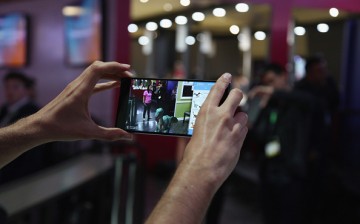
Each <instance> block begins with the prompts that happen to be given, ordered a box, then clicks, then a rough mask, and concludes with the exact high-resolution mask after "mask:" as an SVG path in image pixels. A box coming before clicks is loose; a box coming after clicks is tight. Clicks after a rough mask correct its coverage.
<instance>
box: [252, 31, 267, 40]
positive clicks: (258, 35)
mask: <svg viewBox="0 0 360 224" xmlns="http://www.w3.org/2000/svg"><path fill="white" fill-rule="evenodd" d="M254 37H255V39H256V40H265V39H266V33H265V32H263V31H257V32H255V33H254Z"/></svg>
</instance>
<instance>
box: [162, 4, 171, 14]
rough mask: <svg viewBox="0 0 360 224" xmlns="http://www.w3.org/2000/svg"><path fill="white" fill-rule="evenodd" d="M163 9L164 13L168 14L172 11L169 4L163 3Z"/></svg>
mask: <svg viewBox="0 0 360 224" xmlns="http://www.w3.org/2000/svg"><path fill="white" fill-rule="evenodd" d="M163 9H164V10H165V11H166V12H170V11H171V10H173V5H172V4H171V3H165V4H164V6H163Z"/></svg>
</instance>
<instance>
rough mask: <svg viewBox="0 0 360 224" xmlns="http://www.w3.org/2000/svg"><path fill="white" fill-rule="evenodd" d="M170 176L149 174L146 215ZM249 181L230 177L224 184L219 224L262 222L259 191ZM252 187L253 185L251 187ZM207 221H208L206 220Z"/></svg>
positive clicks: (256, 223)
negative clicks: (242, 182)
mask: <svg viewBox="0 0 360 224" xmlns="http://www.w3.org/2000/svg"><path fill="white" fill-rule="evenodd" d="M168 181H169V180H168V178H163V177H162V178H160V177H158V176H156V175H150V174H149V175H148V177H147V180H146V202H145V203H146V204H145V205H146V208H145V214H146V217H147V216H148V215H149V214H150V212H151V211H152V209H153V208H154V206H155V204H156V203H157V201H158V200H159V199H160V197H161V195H162V193H163V192H164V190H165V188H166V186H167V184H168ZM249 187H250V186H249V185H248V184H247V183H245V184H241V183H239V180H238V178H236V177H234V175H233V176H232V177H230V179H229V180H228V181H227V182H226V183H225V186H224V194H223V195H224V202H223V206H222V211H221V213H220V222H219V224H233V223H242V224H261V223H263V222H262V216H261V211H260V208H259V203H258V198H257V197H258V195H257V192H255V191H253V189H249ZM250 188H251V187H250ZM204 223H206V222H204Z"/></svg>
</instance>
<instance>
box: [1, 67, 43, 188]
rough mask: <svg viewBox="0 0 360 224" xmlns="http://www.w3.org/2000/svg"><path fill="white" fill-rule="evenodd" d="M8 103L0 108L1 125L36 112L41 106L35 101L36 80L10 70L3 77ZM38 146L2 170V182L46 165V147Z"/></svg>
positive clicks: (11, 122)
mask: <svg viewBox="0 0 360 224" xmlns="http://www.w3.org/2000/svg"><path fill="white" fill-rule="evenodd" d="M3 85H4V95H5V98H6V103H5V104H4V105H2V106H1V109H0V127H5V126H8V125H11V124H13V123H15V122H16V121H18V120H20V119H21V118H24V117H27V116H29V115H32V114H34V113H36V112H37V111H38V110H39V106H38V105H37V104H36V103H35V102H34V99H33V97H34V96H35V80H34V79H32V78H30V77H28V76H26V75H25V74H23V73H20V72H10V73H8V74H6V75H5V77H4V78H3ZM45 147H49V145H45V146H41V147H37V148H36V149H33V150H31V151H29V152H26V153H24V154H23V155H21V156H20V157H18V158H17V159H16V160H14V161H13V162H12V163H10V164H9V165H8V166H6V167H4V168H3V169H2V170H1V171H0V184H4V183H7V182H10V181H13V180H15V179H18V178H21V177H24V176H26V175H29V174H31V173H34V172H36V171H38V170H40V169H41V168H43V167H44V165H45V158H44V148H45Z"/></svg>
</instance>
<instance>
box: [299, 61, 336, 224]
mask: <svg viewBox="0 0 360 224" xmlns="http://www.w3.org/2000/svg"><path fill="white" fill-rule="evenodd" d="M305 71H306V74H305V77H304V78H303V79H302V80H300V81H299V82H297V83H296V84H295V89H296V90H300V91H303V92H306V93H308V94H310V95H311V97H312V98H313V100H314V101H316V104H317V110H316V111H314V115H313V116H314V119H313V124H312V129H311V130H310V136H311V139H310V141H311V143H312V144H311V148H310V154H309V163H308V165H309V171H308V174H309V175H308V179H309V187H308V198H309V206H310V207H309V212H310V214H309V215H310V216H311V217H312V218H311V219H312V220H316V221H317V222H331V221H332V218H331V217H332V216H331V215H329V214H334V213H335V212H336V211H334V212H331V210H333V206H332V205H331V204H332V203H333V201H332V199H331V198H332V197H333V195H334V190H335V188H336V186H337V185H338V182H339V181H337V180H336V175H335V173H334V165H335V164H336V160H337V159H339V158H338V156H337V155H336V154H335V153H336V146H337V138H338V134H334V133H335V132H336V130H337V129H338V128H336V127H335V126H334V124H335V123H334V121H335V119H334V118H335V117H336V116H337V112H338V106H339V91H338V88H337V86H336V83H335V81H334V79H333V77H332V76H331V75H330V73H329V71H328V68H327V62H326V60H325V58H324V57H323V56H322V55H314V56H311V57H309V58H308V59H307V60H306V66H305ZM334 162H335V163H334Z"/></svg>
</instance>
